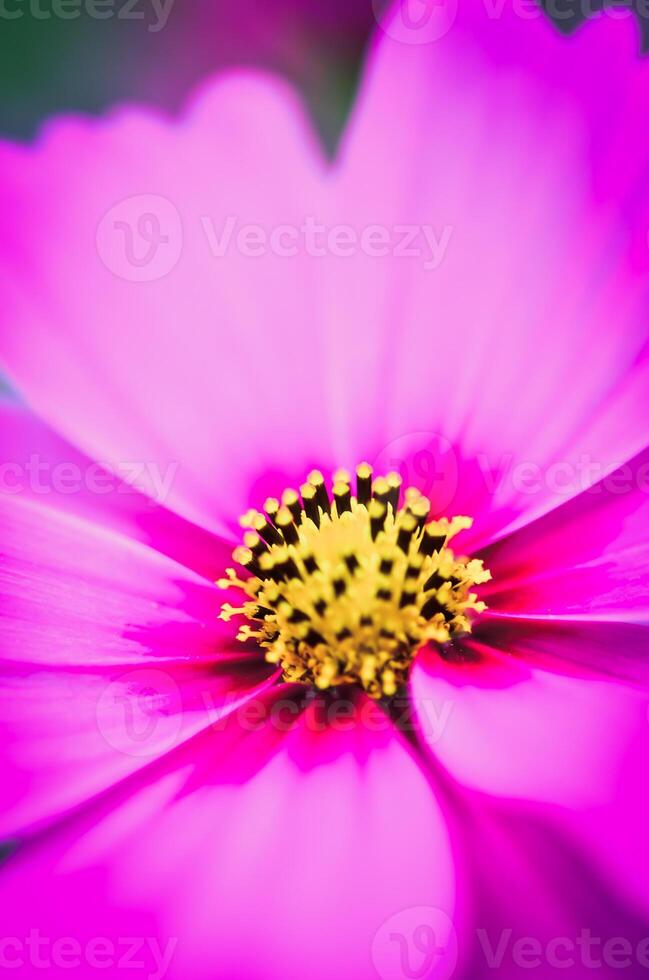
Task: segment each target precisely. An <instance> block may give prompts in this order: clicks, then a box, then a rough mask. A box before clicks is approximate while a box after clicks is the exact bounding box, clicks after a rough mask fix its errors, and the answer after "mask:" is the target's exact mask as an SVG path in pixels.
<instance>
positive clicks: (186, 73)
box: [0, 0, 649, 148]
mask: <svg viewBox="0 0 649 980" xmlns="http://www.w3.org/2000/svg"><path fill="white" fill-rule="evenodd" d="M388 2H389V0H374V3H373V2H372V0H229V2H224V0H0V86H1V88H2V103H1V106H0V134H4V135H9V136H13V137H17V138H21V139H26V138H29V137H31V136H32V135H33V134H34V132H35V131H36V130H37V129H38V126H39V123H40V122H41V121H42V120H43V119H45V118H46V117H47V116H49V115H51V114H53V113H57V112H61V111H65V110H71V109H72V110H75V109H76V110H82V111H85V112H91V113H96V112H99V111H101V110H102V109H104V108H105V107H107V106H109V105H111V104H113V103H116V102H123V101H125V100H128V101H142V102H146V103H149V104H153V105H158V106H162V107H164V108H166V109H168V110H169V111H171V112H174V111H177V110H178V109H179V107H180V106H181V105H182V103H183V100H184V99H185V97H186V96H187V94H188V92H189V91H190V90H191V89H192V88H193V87H194V85H195V84H196V83H197V82H199V81H200V80H201V79H202V78H205V77H206V76H208V75H209V74H210V73H212V72H213V71H215V70H218V69H220V68H223V67H225V66H228V65H233V64H252V65H262V66H264V67H267V68H271V69H273V70H276V71H281V72H283V73H284V74H285V75H286V76H287V77H289V78H290V79H291V80H292V81H293V82H294V83H295V84H297V85H298V86H300V88H301V89H302V91H303V92H304V94H305V96H306V98H307V101H308V103H309V105H310V107H311V109H312V112H313V115H314V117H315V119H316V122H317V123H318V124H319V127H320V129H321V132H322V134H323V136H324V138H325V142H326V143H327V145H328V146H329V147H330V148H331V147H332V146H333V144H334V142H335V139H336V135H337V133H338V132H339V129H340V126H341V123H342V121H343V120H344V117H345V113H346V111H347V109H348V106H349V103H350V100H351V97H352V95H353V91H354V85H355V81H356V79H357V73H358V67H359V64H360V60H361V57H362V52H363V49H364V45H365V43H366V41H367V38H368V36H369V34H370V32H371V30H372V29H373V28H374V26H375V23H376V19H375V16H374V8H375V7H377V6H378V5H379V4H380V5H385V4H387V3H388ZM401 2H408V3H409V4H414V5H417V4H419V5H420V6H421V7H422V9H424V8H425V5H427V4H429V3H439V2H443V0H401ZM460 2H463V0H460ZM467 2H472V0H467ZM541 2H542V3H544V5H545V6H546V7H547V8H548V10H550V11H552V10H554V11H555V12H558V13H560V17H558V26H559V27H560V29H561V30H564V31H566V32H570V31H571V30H573V29H574V28H575V26H576V25H577V24H578V23H579V21H580V20H581V19H583V15H584V12H585V11H592V10H594V9H597V7H599V8H601V6H602V3H601V2H599V0H541ZM630 2H632V4H633V5H635V6H636V8H637V9H638V10H639V12H640V13H641V16H640V29H641V31H642V32H643V34H644V37H645V40H649V0H630ZM628 4H629V0H623V2H621V3H620V2H615V3H614V4H613V5H615V6H627V5H628ZM608 5H609V6H610V5H612V4H608Z"/></svg>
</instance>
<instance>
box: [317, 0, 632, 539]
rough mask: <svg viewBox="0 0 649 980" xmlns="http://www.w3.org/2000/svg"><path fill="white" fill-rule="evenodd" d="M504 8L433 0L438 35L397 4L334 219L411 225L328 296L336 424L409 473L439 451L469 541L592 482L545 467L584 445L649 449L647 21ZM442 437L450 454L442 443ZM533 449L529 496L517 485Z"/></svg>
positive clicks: (369, 76)
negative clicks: (570, 19)
mask: <svg viewBox="0 0 649 980" xmlns="http://www.w3.org/2000/svg"><path fill="white" fill-rule="evenodd" d="M497 6H498V9H497V11H496V12H494V11H495V8H494V7H493V5H485V4H481V3H477V2H469V3H459V4H446V5H439V8H438V9H439V13H437V11H436V9H435V8H431V10H432V14H430V17H422V19H423V20H424V21H425V22H430V29H433V28H434V27H435V23H436V22H435V18H439V19H440V20H438V22H437V23H438V28H439V30H440V31H441V33H442V35H443V36H440V37H438V38H437V39H436V40H435V43H428V44H424V43H421V44H418V43H415V41H416V40H418V37H417V35H416V32H415V30H414V29H413V30H412V31H411V33H410V34H408V31H407V29H406V28H405V27H404V21H403V20H402V21H399V18H400V17H402V16H404V15H403V14H402V13H401V12H402V11H404V10H407V9H409V5H406V4H395V5H394V7H395V12H394V15H393V18H394V19H393V20H390V19H386V21H385V22H384V28H385V33H384V36H382V37H380V39H379V40H378V41H377V43H376V45H375V48H374V51H373V54H372V56H371V58H370V62H369V67H368V69H367V71H366V75H365V79H364V83H363V86H362V89H361V94H360V96H359V98H358V100H357V104H356V107H355V110H354V114H353V117H352V122H351V124H350V126H349V127H348V130H347V133H346V136H345V139H344V141H343V148H342V153H341V156H340V159H339V161H338V166H337V171H336V173H337V178H338V180H337V192H338V198H339V205H338V213H337V215H336V217H337V219H338V220H340V221H348V222H349V221H350V216H353V220H352V222H351V223H352V224H353V225H354V226H355V227H357V228H360V229H363V228H367V227H369V226H372V227H375V228H376V227H379V228H384V229H385V228H387V229H396V228H397V227H399V228H401V234H400V236H399V239H398V241H399V242H400V245H401V249H400V253H399V255H398V256H397V255H395V251H396V238H393V240H392V241H393V248H392V249H389V252H390V258H383V259H380V258H377V257H376V256H369V255H367V254H357V255H356V256H354V257H352V258H344V259H343V258H341V259H339V260H338V264H337V267H336V266H335V267H334V268H335V271H336V288H334V289H332V290H331V291H330V294H329V303H328V310H329V315H330V319H331V322H332V324H334V325H336V324H337V325H338V329H337V330H335V334H334V340H333V343H332V355H331V359H330V362H331V363H333V360H334V358H335V357H336V354H337V352H338V351H341V350H344V352H345V356H344V357H341V358H340V359H339V360H340V363H339V364H338V362H337V375H336V390H337V392H338V410H337V416H336V418H337V420H338V423H339V432H340V434H341V437H342V434H343V432H345V431H348V430H346V429H345V426H346V421H347V420H348V419H349V418H352V417H354V418H355V419H356V420H357V421H356V429H357V430H358V432H357V435H358V434H361V435H362V436H363V440H364V441H365V443H366V445H367V446H372V447H373V449H374V451H376V452H377V453H379V455H380V456H381V458H382V459H383V457H384V456H385V457H386V459H392V460H394V463H393V465H395V464H396V465H398V464H399V462H401V463H402V464H403V468H404V469H405V470H406V471H407V472H408V477H409V478H410V479H412V480H414V481H415V482H421V481H420V475H419V469H418V465H417V458H416V454H417V452H424V453H428V454H429V455H432V456H433V457H434V458H435V459H436V458H437V456H440V455H441V456H442V457H443V459H442V463H443V465H442V466H441V474H440V476H442V477H444V481H443V485H442V487H441V488H440V487H439V486H438V485H437V484H433V485H432V488H431V489H432V493H433V496H434V497H435V496H436V495H437V494H438V493H439V492H442V495H443V497H444V509H446V510H447V511H448V510H454V511H455V512H458V511H461V510H462V509H463V508H464V507H466V506H471V508H472V510H471V512H472V513H473V515H474V516H478V517H480V523H479V524H478V525H477V528H476V532H477V533H476V535H475V536H474V539H473V540H474V542H475V543H476V544H478V543H485V541H486V540H488V538H489V537H490V536H492V535H493V534H494V533H496V532H497V531H499V530H500V529H502V528H503V527H504V526H506V525H508V524H513V523H514V522H517V521H520V520H521V519H523V517H522V515H527V517H529V516H532V515H533V514H536V513H541V512H543V511H546V510H548V509H549V508H551V507H552V506H554V505H556V504H557V503H560V502H562V501H564V500H565V499H566V497H567V496H568V495H571V496H574V494H575V493H577V492H578V491H579V489H581V488H580V487H579V485H575V486H574V487H573V488H572V490H571V491H570V493H569V494H567V493H566V490H565V488H564V487H563V486H560V487H559V488H556V487H555V486H554V485H553V484H552V480H551V479H549V478H548V468H549V467H550V465H551V464H555V463H557V462H560V463H561V464H562V465H566V464H567V465H569V466H570V467H572V469H573V471H574V469H575V468H576V466H577V465H578V462H579V459H580V457H581V454H582V453H585V452H587V453H590V454H591V456H592V457H593V458H594V460H595V461H596V462H597V463H598V464H599V467H600V470H599V472H600V474H602V475H603V474H604V473H605V472H607V471H609V470H610V469H612V468H615V467H616V466H618V465H619V464H620V463H621V462H624V461H625V460H626V459H628V458H629V457H630V456H633V455H634V454H635V453H637V452H638V451H639V450H641V449H642V448H644V446H645V443H646V426H645V424H644V414H645V408H644V406H645V405H646V401H647V395H648V392H649V362H648V361H647V358H646V343H647V336H648V332H647V317H646V277H647V272H648V270H649V249H647V242H646V228H647V224H648V217H649V190H648V185H647V181H646V170H647V166H648V164H649V130H648V129H647V126H646V106H647V104H648V102H649V63H647V62H646V61H642V60H641V59H640V58H639V57H638V37H637V25H636V22H635V20H634V19H633V17H632V16H631V15H627V17H626V19H625V20H620V19H619V18H617V19H613V17H607V16H603V17H601V18H600V19H599V20H598V21H597V22H596V23H589V24H587V25H586V26H585V27H584V28H583V30H581V31H580V32H579V34H578V36H576V37H574V38H573V39H571V40H567V39H565V38H563V37H561V36H560V35H559V33H558V32H557V31H556V29H555V28H554V27H552V26H550V24H549V23H548V21H547V18H545V16H544V15H543V14H542V12H541V10H540V9H539V10H538V11H536V12H535V11H534V10H532V11H531V16H526V17H521V16H519V11H518V10H517V9H515V5H511V4H499V5H497ZM428 13H430V11H428ZM444 17H450V18H451V19H452V21H453V22H452V26H450V25H449V29H448V30H447V31H446V32H444V30H443V26H444V25H443V23H442V20H443V18H444ZM415 19H416V18H415ZM438 28H435V29H436V30H437V29H438ZM426 29H427V28H425V27H421V31H422V32H425V30H426ZM393 35H396V38H395V37H394V36H393ZM423 36H425V34H423ZM409 42H411V43H409ZM424 227H427V228H428V230H429V231H430V233H431V234H433V233H434V236H435V239H436V242H437V244H438V245H439V246H440V247H439V250H438V252H437V253H436V254H434V253H433V250H432V248H430V247H429V245H428V243H427V242H426V241H425V239H424V235H423V231H422V229H423V228H424ZM406 234H409V236H410V237H409V238H408V242H409V245H408V247H409V249H410V255H408V254H404V253H403V248H404V247H405V246H406ZM444 236H447V237H446V238H445V237H444ZM445 241H446V246H444V242H445ZM440 243H441V244H440ZM413 250H414V251H413ZM427 262H429V268H425V264H426V263H427ZM613 325H614V326H613ZM361 379H362V382H361ZM359 393H360V395H361V397H360V399H359ZM438 436H440V437H442V438H443V440H444V441H445V443H446V444H448V448H447V450H445V451H444V452H442V451H441V450H439V449H432V450H431V449H430V448H429V445H430V443H431V442H433V443H434V442H435V439H436V438H437V437H438ZM354 438H355V439H356V441H357V442H358V441H359V440H358V438H357V436H355V437H354ZM350 439H351V436H350ZM363 440H360V441H363ZM385 447H387V451H386V449H385ZM355 449H356V446H355V445H351V444H350V452H351V451H353V450H355ZM449 454H450V455H451V456H453V457H454V459H453V465H452V466H451V465H450V464H449V461H448V459H446V456H448V455H449ZM530 464H532V465H533V466H534V467H535V468H536V469H538V470H540V471H541V486H540V487H539V489H538V491H537V492H536V493H534V494H533V495H530V494H529V492H526V488H523V489H521V487H520V481H521V467H523V466H529V465H530ZM427 469H428V467H427ZM550 475H552V474H550ZM423 478H424V479H425V474H424V476H423ZM586 485H588V483H587V484H586Z"/></svg>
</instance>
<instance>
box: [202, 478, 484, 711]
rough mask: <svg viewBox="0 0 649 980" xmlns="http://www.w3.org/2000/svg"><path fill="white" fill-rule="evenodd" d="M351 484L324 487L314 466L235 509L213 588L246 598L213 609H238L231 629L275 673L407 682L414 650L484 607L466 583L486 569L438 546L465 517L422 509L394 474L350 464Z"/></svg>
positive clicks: (453, 632) (377, 686)
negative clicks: (223, 572)
mask: <svg viewBox="0 0 649 980" xmlns="http://www.w3.org/2000/svg"><path fill="white" fill-rule="evenodd" d="M355 482H356V493H355V494H354V493H353V492H352V483H351V476H350V474H349V473H348V472H347V471H346V470H340V471H338V472H337V473H336V474H335V475H334V481H333V488H332V494H331V496H330V495H329V493H328V491H327V486H326V483H325V480H324V478H323V476H322V474H321V473H320V472H319V471H317V470H314V471H313V472H312V473H310V474H309V476H308V478H307V482H306V483H305V484H304V485H303V486H302V487H301V488H300V494H298V493H297V492H296V491H295V490H286V491H285V492H284V494H283V496H282V500H281V502H280V501H279V500H276V499H275V498H269V499H268V500H267V501H266V503H265V504H264V513H259V512H257V511H249V512H248V513H247V514H246V515H245V516H244V517H242V519H241V525H242V526H243V527H244V528H246V529H247V530H246V533H245V535H244V545H243V546H242V547H239V548H236V549H235V551H234V553H233V559H234V561H235V562H236V563H237V564H238V565H239V566H241V568H242V569H243V570H244V574H241V573H238V572H237V571H235V569H233V568H228V569H227V576H228V577H227V578H224V579H220V580H219V582H218V583H217V584H218V585H219V586H220V587H221V588H224V589H231V588H233V587H234V588H239V589H241V590H242V591H243V592H244V593H245V595H246V597H247V601H245V602H244V603H243V605H241V606H239V607H233V606H231V605H230V604H229V603H225V604H224V605H223V607H222V610H221V618H222V619H225V620H229V619H230V618H231V617H232V616H244V617H246V619H247V620H248V621H249V622H248V623H246V624H244V625H242V626H241V628H240V629H239V633H238V636H237V639H239V640H242V641H245V640H248V639H250V638H254V639H255V640H256V641H257V642H258V643H259V644H260V645H261V646H262V647H263V648H264V650H265V657H266V660H268V661H269V662H270V663H273V664H278V665H279V666H281V668H282V671H283V675H284V679H285V680H288V681H300V682H306V683H312V684H315V685H316V686H317V687H318V688H321V689H324V688H327V687H330V686H333V685H338V684H346V683H357V684H360V685H362V687H363V688H364V689H365V690H366V691H367V692H368V693H369V694H370V695H371V696H372V697H375V698H379V697H382V696H391V695H393V694H395V693H396V692H397V690H398V689H399V687H400V686H401V685H402V684H403V682H404V681H405V678H406V675H407V671H408V668H409V665H410V663H411V661H412V659H413V657H414V655H415V653H416V652H417V650H418V649H419V648H420V647H422V646H424V645H425V644H427V643H437V644H445V643H448V642H449V641H450V640H451V639H452V638H453V637H455V636H457V635H459V634H462V633H466V632H469V631H470V629H471V621H470V615H471V612H481V611H482V610H483V609H484V608H485V605H484V603H482V602H479V601H478V599H477V596H476V594H475V593H474V592H472V591H471V588H472V586H474V585H477V584H479V583H481V582H485V581H487V580H488V579H490V578H491V574H490V572H488V571H487V570H486V569H485V568H484V566H483V564H482V562H481V561H479V560H477V559H473V560H469V559H468V558H463V557H459V558H458V557H455V555H454V554H453V552H452V551H451V550H450V548H449V546H448V544H449V541H450V539H451V538H452V537H453V535H455V534H457V533H458V532H459V531H461V530H463V529H465V528H468V527H470V526H471V523H472V522H471V519H470V518H467V517H454V518H452V519H451V520H448V519H446V518H442V519H441V520H431V519H430V509H431V505H430V502H429V500H428V499H427V498H426V497H424V496H422V495H421V494H420V493H419V491H418V490H416V489H414V488H412V487H411V488H409V489H407V490H405V493H404V494H403V498H404V499H403V506H400V499H401V495H402V481H401V478H400V476H399V475H398V474H397V473H389V474H388V475H387V477H379V478H378V479H374V480H373V474H372V468H371V467H370V466H369V465H368V464H367V463H361V464H360V466H358V467H357V468H356V481H355Z"/></svg>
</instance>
